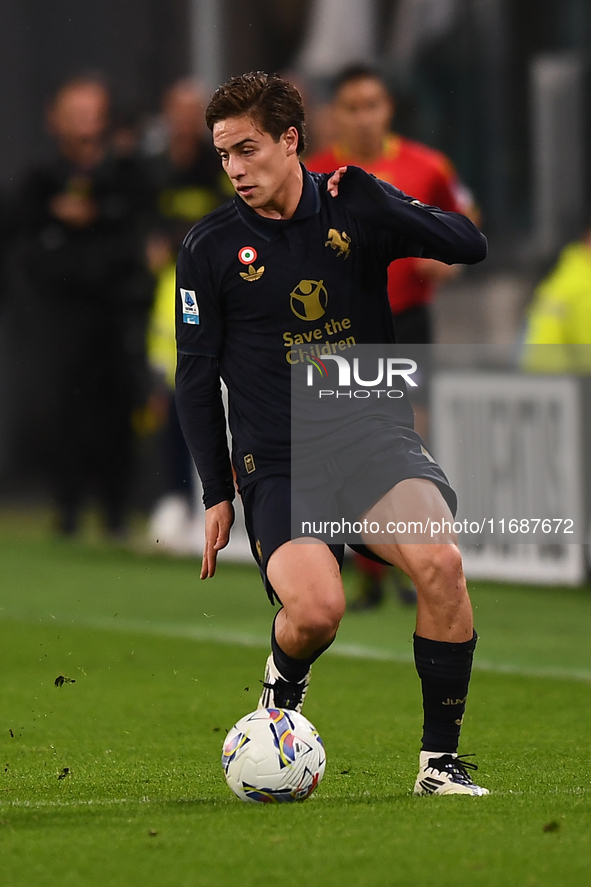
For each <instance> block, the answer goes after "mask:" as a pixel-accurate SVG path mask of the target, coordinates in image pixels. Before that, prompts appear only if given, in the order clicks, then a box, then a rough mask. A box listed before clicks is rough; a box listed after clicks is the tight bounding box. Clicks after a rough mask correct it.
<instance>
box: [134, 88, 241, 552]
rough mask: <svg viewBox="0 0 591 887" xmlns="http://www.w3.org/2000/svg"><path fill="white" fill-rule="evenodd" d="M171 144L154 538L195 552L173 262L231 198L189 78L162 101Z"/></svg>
mask: <svg viewBox="0 0 591 887" xmlns="http://www.w3.org/2000/svg"><path fill="white" fill-rule="evenodd" d="M162 119H163V123H164V135H165V146H164V147H163V149H162V150H161V151H160V152H158V153H157V154H155V155H154V156H152V157H150V158H149V159H148V169H149V174H150V178H151V181H152V183H153V187H154V189H155V193H156V206H157V213H156V224H155V229H154V230H153V232H152V234H151V236H150V239H149V242H148V264H149V267H150V269H151V271H152V273H153V274H154V275H155V278H156V293H155V299H154V307H153V310H152V313H151V316H150V325H149V335H148V353H149V360H150V365H151V369H152V376H153V389H152V393H151V396H150V402H149V411H150V413H151V415H152V418H153V424H155V425H156V426H160V430H159V442H160V446H159V454H158V457H157V461H158V465H159V476H160V478H159V479H160V484H159V486H160V496H159V499H158V501H157V503H156V505H155V508H154V510H153V513H152V516H151V520H150V531H149V532H150V536H151V537H153V538H154V539H158V540H159V544H161V545H163V546H165V547H166V548H168V549H169V550H174V551H178V552H183V551H185V552H186V551H191V550H194V549H195V544H196V543H195V538H194V537H195V536H196V533H195V528H194V526H193V513H194V505H195V495H194V489H193V487H194V477H195V472H194V469H193V463H192V460H191V457H190V454H189V451H188V449H187V446H186V444H185V441H184V438H183V435H182V432H181V429H180V425H179V422H178V418H177V414H176V408H175V401H174V374H175V368H176V345H175V331H174V299H175V265H176V257H177V254H178V251H179V249H180V247H181V244H182V242H183V239H184V237H185V235H186V233H187V231H188V230H189V229H190V228H191V227H192V225H194V224H195V222H197V221H199V219H200V218H201V217H202V216H204V215H206V214H207V213H209V212H211V211H212V210H213V209H215V208H216V207H217V206H219V205H220V203H223V202H224V201H225V200H227V199H228V198H229V196H230V194H229V190H228V186H227V184H226V183H227V177H226V176H225V175H224V173H223V172H222V169H221V165H220V160H219V157H218V155H217V153H216V152H215V150H214V148H213V145H212V142H211V136H210V135H209V132H208V131H207V130H206V129H205V125H204V96H203V92H202V90H201V88H200V87H199V85H198V84H197V83H196V82H195V81H193V80H190V79H182V80H178V81H176V82H175V83H174V84H173V85H172V86H171V87H170V88H169V89H168V90H167V91H166V93H165V95H164V98H163V103H162Z"/></svg>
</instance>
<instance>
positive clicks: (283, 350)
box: [177, 72, 487, 795]
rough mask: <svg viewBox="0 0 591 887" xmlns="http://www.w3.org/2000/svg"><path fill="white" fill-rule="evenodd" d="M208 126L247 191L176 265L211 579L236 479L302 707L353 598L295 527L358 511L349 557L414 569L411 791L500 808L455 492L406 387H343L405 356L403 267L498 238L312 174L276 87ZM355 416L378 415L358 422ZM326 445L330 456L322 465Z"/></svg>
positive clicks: (294, 97)
mask: <svg viewBox="0 0 591 887" xmlns="http://www.w3.org/2000/svg"><path fill="white" fill-rule="evenodd" d="M206 121H207V124H208V126H209V128H210V129H211V130H212V132H213V142H214V146H215V148H216V150H217V152H218V154H219V156H220V158H221V162H222V166H223V168H224V169H225V171H226V173H227V174H228V176H229V178H230V180H231V182H232V184H233V186H234V188H235V191H236V197H235V199H234V201H233V202H232V203H230V204H226V205H225V206H223V207H221V208H220V209H218V210H216V211H214V212H213V213H211V214H210V215H208V216H206V217H205V218H204V219H202V220H201V221H200V222H199V223H198V224H196V225H195V226H194V227H193V228H192V230H191V231H190V232H189V234H188V235H187V237H186V238H185V241H184V244H183V246H182V248H181V251H180V254H179V259H178V264H177V288H178V292H177V346H178V367H177V402H178V409H179V417H180V420H181V425H182V427H183V430H184V433H185V436H186V438H187V443H188V445H189V448H190V450H191V452H192V454H193V457H194V459H195V462H196V465H197V468H198V470H199V473H200V476H201V480H202V483H203V490H204V504H205V507H206V525H205V550H204V556H203V564H202V569H201V578H203V579H205V578H207V577H211V576H213V575H214V573H215V569H216V558H217V552H218V551H219V550H220V549H222V548H223V547H224V546H225V545H226V544H227V542H228V538H229V533H230V529H231V526H232V522H233V507H232V500H233V498H234V488H233V483H232V467H233V469H234V471H235V474H236V479H237V484H238V489H239V492H240V494H241V497H242V501H243V505H244V511H245V518H246V524H247V530H248V533H249V537H250V541H251V547H252V551H253V555H254V556H255V558H256V561H257V563H258V565H259V568H260V571H261V574H262V577H263V581H264V583H265V586H266V589H267V592H268V594H269V597H270V598H271V600H273V599H275V598H276V599H277V600H278V601H279V602H280V603H281V605H282V607H281V609H280V610H279V612H278V613H277V615H276V617H275V620H274V622H273V629H272V634H271V647H272V653H271V655H270V656H269V658H268V660H267V666H266V671H265V678H264V682H263V693H262V695H261V699H260V702H259V705H260V707H264V708H287V709H296V710H298V711H299V710H301V708H302V704H303V701H304V696H305V694H306V689H307V686H308V682H309V679H310V669H311V666H312V664H313V662H314V661H315V660H316V659H317V658H318V657H319V656H320V655H321V654H322V653H323V652H324V651H325V650H326V649H327V648H328V647H329V646H330V644H331V643H332V642H333V640H334V638H335V636H336V632H337V629H338V626H339V623H340V620H341V618H342V615H343V612H344V609H345V596H344V591H343V585H342V581H341V578H340V573H339V566H340V564H341V563H342V557H343V545H342V544H332V543H331V541H330V539H327V538H326V526H325V527H324V532H323V530H322V527H320V528H318V527H317V525H316V524H315V523H314V521H309V522H307V525H306V524H303V523H302V524H299V523H298V521H297V520H296V521H293V514H294V513H295V514H296V515H297V514H298V513H299V508H300V507H301V504H302V501H304V500H305V501H304V505H305V507H306V508H307V507H308V505H309V503H310V502H312V503H313V504H314V507H317V508H318V510H319V515H318V516H322V511H321V509H325V513H326V512H329V513H330V515H331V519H335V523H336V519H337V518H338V519H340V518H341V517H342V516H343V515H344V514H345V511H344V509H345V508H346V509H347V514H346V516H347V517H348V518H349V517H350V518H352V520H353V521H354V522H355V521H357V522H359V524H360V526H362V525H363V530H362V531H360V536H361V538H360V540H359V542H360V544H358V545H356V548H357V549H361V550H362V551H363V552H364V553H367V554H368V556H370V557H373V558H378V559H380V560H381V561H382V562H386V563H390V564H395V565H397V566H399V567H401V568H402V569H403V570H404V571H405V572H407V573H408V575H409V576H410V577H411V578H412V580H413V581H414V583H415V584H416V587H417V595H418V601H417V630H416V635H415V641H414V651H415V662H416V666H417V671H418V673H419V676H420V678H421V681H422V688H423V708H424V726H423V743H422V750H421V753H420V770H419V774H418V777H417V779H416V782H415V787H414V791H415V793H416V794H467V795H483V794H487V790H486V789H484V788H482V787H480V786H477V785H475V784H474V782H473V781H472V778H471V776H470V774H469V772H468V768H469V767H470V766H473V765H470V763H469V762H465V761H464V760H463V759H462V758H460V757H458V754H457V749H458V743H459V736H460V728H461V723H462V719H463V715H464V709H465V704H466V697H467V693H468V684H469V679H470V672H471V666H472V657H473V652H474V648H475V645H476V633H475V632H474V629H473V621H472V609H471V604H470V599H469V597H468V592H467V588H466V582H465V578H464V575H463V571H462V561H461V556H460V553H459V551H458V548H457V545H456V544H455V537H454V535H453V532H452V525H453V517H452V513H453V512H454V510H455V504H456V497H455V494H454V492H453V490H452V489H451V487H450V486H449V483H448V481H447V478H446V477H445V474H444V473H443V471H442V470H441V468H440V467H439V466H438V465H437V463H436V462H435V460H434V459H433V458H432V457H431V455H430V454H429V453H428V452H427V450H426V449H425V447H424V445H423V443H422V441H421V438H420V437H419V435H418V434H417V433H416V432H415V431H414V428H413V411H412V407H411V404H410V400H409V397H408V392H407V390H406V386H405V384H404V382H402V381H400V380H399V379H398V374H396V378H397V384H396V386H395V387H392V386H390V383H389V382H386V383H385V384H384V385H380V386H379V390H380V391H382V401H381V403H384V402H385V401H386V400H387V399H388V398H390V394H392V393H393V394H394V398H393V399H392V400H391V403H392V404H393V410H392V411H391V413H389V414H386V415H384V414H383V413H381V412H380V410H379V409H374V404H376V403H379V400H378V398H377V396H376V397H373V398H372V396H371V395H372V392H371V391H369V386H368V385H366V386H365V388H364V389H363V390H364V391H365V393H366V394H367V393H369V400H361V399H360V400H359V401H357V400H355V401H354V400H353V391H352V389H351V382H350V375H351V374H350V369H351V364H353V373H354V375H355V374H357V375H359V374H358V373H357V370H358V367H357V366H356V364H355V360H354V358H353V354H355V353H356V351H355V349H356V348H357V347H358V346H367V345H372V344H381V345H382V346H383V347H385V348H386V347H387V346H390V347H393V345H394V343H395V334H394V325H393V321H392V315H391V312H390V308H389V303H388V294H387V268H388V265H389V264H390V262H391V261H393V260H394V259H396V258H400V257H403V256H422V257H428V258H433V259H437V260H439V261H443V262H446V263H449V264H451V263H456V262H460V263H466V264H473V263H475V262H479V261H481V260H482V259H483V258H484V257H485V255H486V250H487V245H486V240H485V238H484V237H483V235H482V234H481V233H480V232H479V231H478V229H477V228H476V227H475V226H474V225H473V224H472V223H471V222H470V221H469V220H468V219H467V218H466V217H465V216H462V215H459V214H456V213H451V212H443V211H441V210H439V209H438V208H437V207H432V206H425V205H424V204H423V203H421V202H420V201H418V200H415V199H413V198H412V197H410V196H408V195H406V194H403V193H402V192H401V191H398V190H397V189H396V188H394V187H393V186H392V185H388V184H386V183H385V182H381V181H379V180H378V179H375V178H374V177H373V176H371V175H369V174H367V173H365V172H364V171H363V170H361V169H359V168H358V167H349V168H340V169H338V170H336V171H335V172H334V173H332V174H320V173H309V172H308V171H307V170H306V169H305V167H304V166H303V165H302V164H301V163H300V161H299V154H300V153H301V152H302V151H303V150H304V148H305V126H304V123H305V121H304V110H303V105H302V101H301V97H300V95H299V93H298V91H297V90H296V89H295V88H294V87H293V86H292V85H291V84H289V83H288V82H287V81H285V80H282V79H281V78H280V77H277V76H276V75H274V76H268V75H266V74H263V73H260V72H258V73H254V74H246V75H243V76H241V77H236V78H233V79H232V80H230V81H229V82H228V83H226V84H224V85H223V86H221V87H220V88H219V89H218V90H217V91H216V92H215V93H214V95H213V97H212V99H211V101H210V104H209V106H208V108H207V111H206ZM392 360H393V361H394V364H391V365H390V364H388V366H391V367H394V366H397V365H398V364H396V360H397V358H392ZM383 366H384V365H383V364H382V369H383ZM415 369H416V366H415ZM315 370H318V372H319V373H320V374H321V376H322V383H321V384H322V388H321V389H320V390H319V391H318V392H317V394H318V397H324V398H325V399H324V400H323V401H322V406H321V410H320V412H319V413H318V414H317V416H319V417H320V421H318V422H316V423H314V422H312V423H311V424H305V423H304V428H303V430H302V429H300V428H299V424H298V423H299V417H300V416H301V417H302V418H303V419H304V420H305V418H306V403H304V407H303V409H302V410H301V412H294V411H295V410H299V409H300V400H301V399H302V397H301V395H302V393H303V392H305V391H306V390H308V389H307V386H309V390H311V391H312V392H314V391H316V388H315V387H314V385H315V382H314V379H315V376H314V373H315ZM378 375H379V374H378ZM220 378H221V379H223V381H224V382H225V383H226V385H227V387H228V392H229V405H230V409H229V422H230V430H231V432H232V443H233V447H232V462H230V458H229V454H228V449H227V445H226V431H225V417H224V410H223V405H222V401H221V397H220ZM363 378H368V376H367V375H366V374H364V375H363ZM377 378H378V377H377V376H376V379H377ZM300 383H301V387H298V386H300ZM409 384H411V385H412V384H413V382H412V380H411V379H410V380H409ZM294 386H295V387H294ZM341 386H342V387H341ZM388 392H390V393H388ZM338 394H340V395H342V396H341V397H340V398H339V397H337V395H338ZM374 395H377V390H376V391H375V392H374ZM347 397H348V398H350V400H348V399H347ZM363 397H364V398H365V394H364V395H363ZM357 403H360V404H367V406H363V408H362V409H361V411H360V412H359V413H358V414H357V413H356V412H355V410H354V409H353V405H356V404H357ZM349 404H351V407H352V408H351V409H348V406H349ZM296 418H297V421H296ZM359 443H362V444H363V446H362V448H361V450H359V449H358V448H357V444H359ZM321 446H324V447H325V449H324V450H323V452H324V453H325V454H326V458H321V459H318V458H317V455H316V454H317V451H318V449H319V447H321ZM351 453H353V456H354V458H355V460H356V463H355V466H354V469H353V470H351V461H350V458H351ZM360 454H361V455H360ZM307 466H309V471H308V472H307V470H306V468H307ZM300 481H302V483H300ZM306 497H307V498H306ZM341 508H342V509H343V510H341ZM313 516H314V518H315V517H316V516H315V515H313ZM409 521H412V522H413V524H414V529H413V531H412V532H411V531H410V529H409V531H408V532H407V531H406V527H407V524H408V522H409ZM364 522H366V523H367V526H368V527H369V532H368V531H367V529H366V527H365V524H364ZM374 524H376V525H377V526H378V528H380V527H381V533H380V532H378V531H376V530H373V529H372V526H373V525H374ZM402 525H404V527H402ZM419 525H420V526H419ZM444 525H445V526H444ZM417 527H418V529H417ZM435 527H437V530H435ZM386 528H389V529H388V532H387V534H384V533H385V530H386ZM301 543H303V544H301Z"/></svg>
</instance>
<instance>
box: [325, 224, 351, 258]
mask: <svg viewBox="0 0 591 887" xmlns="http://www.w3.org/2000/svg"><path fill="white" fill-rule="evenodd" d="M324 245H325V246H330V247H331V249H336V251H337V256H344V257H345V258H346V259H348V258H349V252H350V250H351V238H350V237H349V235H348V234H347V232H346V231H341V232H339V231H337V229H336V228H329V229H328V240H327V241H326V243H325V244H324Z"/></svg>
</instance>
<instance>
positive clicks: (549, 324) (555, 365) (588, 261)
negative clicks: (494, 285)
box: [522, 224, 591, 374]
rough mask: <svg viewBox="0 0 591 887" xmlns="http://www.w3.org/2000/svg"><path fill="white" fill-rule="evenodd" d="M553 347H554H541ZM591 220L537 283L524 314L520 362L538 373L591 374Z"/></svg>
mask: <svg viewBox="0 0 591 887" xmlns="http://www.w3.org/2000/svg"><path fill="white" fill-rule="evenodd" d="M538 345H552V346H553V347H552V348H538V347H537V346H538ZM582 345H585V346H589V345H591V224H589V225H588V226H587V228H586V230H585V232H584V234H583V236H582V237H581V238H580V240H577V241H575V242H574V243H569V244H568V245H567V246H565V248H564V249H563V250H562V252H561V253H560V256H559V258H558V262H557V263H556V265H555V266H554V267H553V268H552V270H551V271H550V273H549V274H548V275H547V276H546V277H545V278H544V279H543V280H542V281H541V283H540V284H539V285H538V286H537V287H536V289H535V292H534V297H533V300H532V303H531V305H530V307H529V311H528V313H527V318H526V328H525V337H524V350H523V355H522V366H523V367H524V368H525V369H527V370H530V371H532V372H540V373H575V374H576V373H585V374H589V373H590V372H591V354H590V350H591V349H589V348H588V347H585V348H581V347H578V346H582Z"/></svg>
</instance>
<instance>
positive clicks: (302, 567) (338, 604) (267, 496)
mask: <svg viewBox="0 0 591 887" xmlns="http://www.w3.org/2000/svg"><path fill="white" fill-rule="evenodd" d="M242 499H243V504H244V514H245V519H246V527H247V531H248V535H249V538H250V541H251V547H252V550H253V554H254V555H255V557H256V560H257V562H258V565H259V569H260V571H261V575H262V577H263V582H264V585H265V588H266V590H267V594H268V595H269V598H270V600H271V601H272V602H273V601H274V599H277V600H278V601H279V602H280V604H281V605H282V607H281V609H280V610H279V612H278V613H277V615H276V617H275V620H274V622H273V628H272V632H271V649H272V653H271V655H270V656H269V659H268V660H267V666H266V670H265V678H264V682H263V692H262V694H261V699H260V702H259V705H260V706H261V707H264V708H273V707H276V708H290V709H295V710H296V711H301V708H302V705H303V702H304V697H305V695H306V690H307V687H308V683H309V680H310V669H311V666H312V663H313V662H315V661H316V659H317V658H318V657H319V656H320V655H321V654H322V653H323V652H324V650H326V649H327V648H328V647H329V646H330V645H331V643H332V642H333V640H334V638H335V635H336V632H337V629H338V626H339V623H340V621H341V618H342V616H343V613H344V611H345V593H344V590H343V585H342V582H341V576H340V565H339V560H338V557H339V555H341V556H342V546H334V548H333V547H329V546H328V545H326V544H325V543H323V542H321V541H319V540H315V539H310V540H309V541H307V542H304V541H302V540H300V541H296V542H292V541H291V480H290V478H289V477H267V478H262V479H261V480H260V481H257V482H256V483H255V484H252V485H251V486H250V487H247V488H246V489H245V490H244V491H243V495H242Z"/></svg>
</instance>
